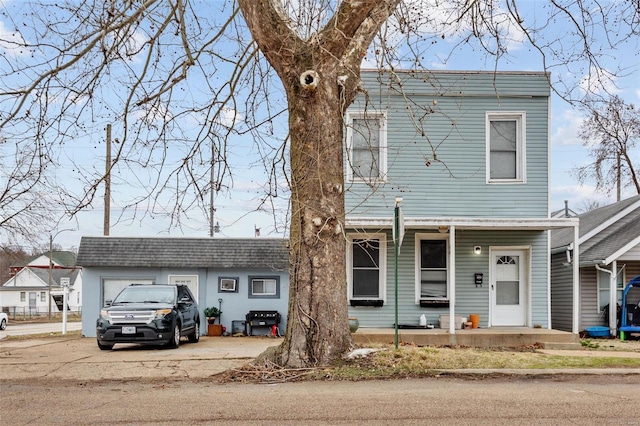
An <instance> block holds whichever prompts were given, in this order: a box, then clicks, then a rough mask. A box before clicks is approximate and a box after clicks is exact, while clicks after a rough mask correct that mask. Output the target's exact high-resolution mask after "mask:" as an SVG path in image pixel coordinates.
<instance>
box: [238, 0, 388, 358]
mask: <svg viewBox="0 0 640 426" xmlns="http://www.w3.org/2000/svg"><path fill="white" fill-rule="evenodd" d="M398 1H399V0H365V1H361V2H350V1H345V2H342V3H340V7H339V8H338V10H337V11H336V13H335V15H334V16H333V17H332V18H331V19H330V20H329V22H328V23H327V25H326V26H325V27H324V28H323V29H322V30H321V31H319V32H318V33H316V34H315V35H313V36H311V37H309V38H308V39H302V38H300V37H299V36H298V35H297V34H296V33H295V32H294V31H292V29H291V28H290V27H289V25H288V23H287V19H286V17H285V16H284V15H285V14H284V12H283V10H281V9H280V3H279V2H278V1H276V0H264V1H259V2H258V1H255V0H239V1H238V4H239V6H240V9H241V10H242V13H243V16H244V18H245V21H246V22H247V25H248V26H249V29H250V30H251V33H252V35H253V37H254V40H255V41H256V42H257V43H258V46H259V48H260V50H261V51H262V53H263V54H264V55H265V57H266V58H267V59H268V61H269V63H270V64H271V65H272V66H273V68H274V69H275V70H276V72H277V73H278V76H279V77H280V79H281V80H282V84H283V86H284V88H285V91H286V93H287V101H288V109H289V138H290V141H291V146H290V158H291V208H292V217H291V227H290V229H291V231H290V235H289V241H290V244H291V249H290V259H291V270H290V274H289V276H290V289H289V292H290V294H289V311H288V319H287V331H286V335H285V340H284V342H283V343H282V345H281V346H280V347H279V348H278V349H277V350H276V351H275V353H273V354H270V355H269V356H273V358H275V359H274V360H275V361H276V362H277V363H278V364H280V365H283V366H290V367H302V366H319V365H330V364H331V363H333V362H334V361H335V360H337V359H339V358H340V357H341V356H342V355H343V354H344V353H345V352H346V351H347V350H348V348H349V347H350V346H351V345H352V338H351V333H350V332H349V324H348V317H347V280H346V266H345V265H346V259H345V238H344V193H343V192H344V169H343V167H344V165H343V151H342V150H343V124H344V123H343V116H344V113H345V111H346V109H347V107H348V106H349V105H350V104H351V103H352V102H353V100H354V99H355V96H356V93H357V90H358V88H359V85H360V64H361V63H362V58H363V57H364V54H365V52H366V50H367V47H368V46H369V45H370V44H371V40H372V39H373V37H374V34H375V33H376V32H377V31H378V29H379V28H380V26H381V25H382V24H383V23H384V22H385V21H386V20H387V18H388V17H389V14H390V13H391V11H392V10H393V9H394V8H395V6H396V4H397V3H398Z"/></svg>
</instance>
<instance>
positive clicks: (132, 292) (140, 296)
mask: <svg viewBox="0 0 640 426" xmlns="http://www.w3.org/2000/svg"><path fill="white" fill-rule="evenodd" d="M174 299H175V288H174V287H164V286H145V287H135V286H132V287H127V288H125V289H124V290H122V292H121V293H120V294H119V295H118V296H117V297H116V298H115V300H114V301H113V303H114V304H116V303H173V302H174Z"/></svg>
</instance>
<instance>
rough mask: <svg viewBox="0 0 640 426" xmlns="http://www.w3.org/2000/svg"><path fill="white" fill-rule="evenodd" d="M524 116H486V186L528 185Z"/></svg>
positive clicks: (522, 114)
mask: <svg viewBox="0 0 640 426" xmlns="http://www.w3.org/2000/svg"><path fill="white" fill-rule="evenodd" d="M525 129H526V120H525V113H524V112H514V113H503V112H487V122H486V137H487V142H486V143H487V182H489V183H509V182H525V181H526V175H525V170H526V163H525V158H526V155H525V154H526V151H525V147H526V144H525Z"/></svg>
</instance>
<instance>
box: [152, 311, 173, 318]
mask: <svg viewBox="0 0 640 426" xmlns="http://www.w3.org/2000/svg"><path fill="white" fill-rule="evenodd" d="M170 313H171V309H158V310H157V311H156V318H155V319H162V318H164V317H166V316H167V315H169V314H170Z"/></svg>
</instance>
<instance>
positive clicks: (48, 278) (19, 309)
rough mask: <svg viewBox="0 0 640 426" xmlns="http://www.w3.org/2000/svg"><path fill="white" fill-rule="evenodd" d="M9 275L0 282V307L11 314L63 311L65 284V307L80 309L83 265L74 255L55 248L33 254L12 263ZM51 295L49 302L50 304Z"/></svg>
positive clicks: (69, 309)
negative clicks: (17, 262)
mask: <svg viewBox="0 0 640 426" xmlns="http://www.w3.org/2000/svg"><path fill="white" fill-rule="evenodd" d="M11 275H12V277H11V278H10V279H8V280H7V281H6V282H4V283H2V286H0V309H1V310H2V311H4V312H9V313H10V314H12V315H37V314H40V315H42V314H47V313H48V312H49V306H51V312H60V311H62V301H63V297H64V296H63V295H64V288H65V286H66V287H67V288H68V295H67V309H68V311H70V312H81V311H82V269H81V268H80V267H76V255H75V254H74V253H73V252H70V251H59V250H54V251H52V252H45V253H42V254H40V255H37V256H34V257H33V258H31V259H30V260H28V261H27V262H26V265H23V266H13V267H11ZM49 297H51V304H49Z"/></svg>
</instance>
